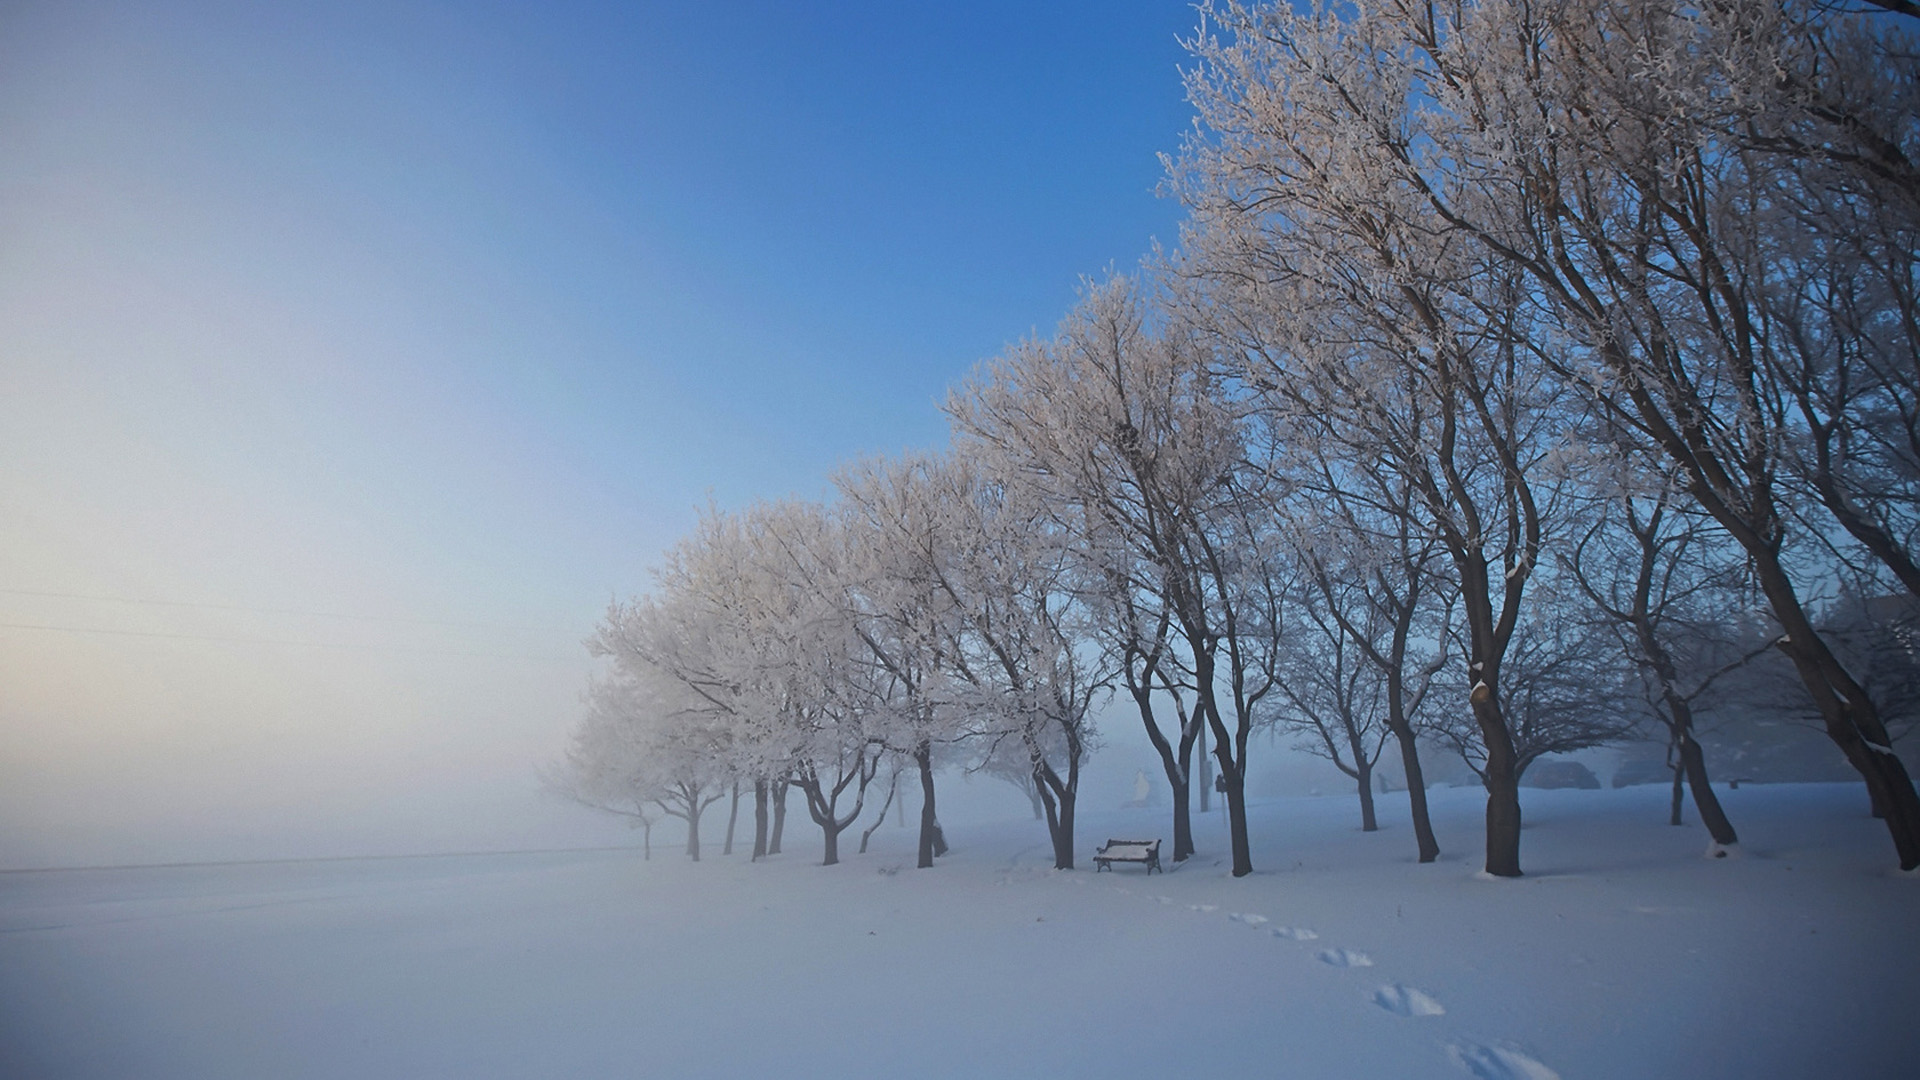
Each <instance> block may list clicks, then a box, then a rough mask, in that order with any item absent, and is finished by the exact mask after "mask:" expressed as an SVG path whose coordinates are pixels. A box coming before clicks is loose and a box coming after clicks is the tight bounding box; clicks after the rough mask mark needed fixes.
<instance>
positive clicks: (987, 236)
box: [0, 0, 1195, 867]
mask: <svg viewBox="0 0 1920 1080" xmlns="http://www.w3.org/2000/svg"><path fill="white" fill-rule="evenodd" d="M1194 23H1195V15H1194V13H1193V11H1192V10H1191V8H1190V7H1189V6H1188V5H1187V4H1186V3H1185V2H1183V0H1133V2H1117V0H1101V2H1087V3H1044V4H1029V3H1000V2H994V3H972V2H970V3H963V4H941V5H934V4H925V5H923V4H912V3H898V2H892V3H879V2H873V3H824V2H821V3H803V2H798V0H795V2H792V3H757V2H744V3H743V2H730V3H724V4H721V3H713V4H708V3H688V2H643V3H633V4H606V5H592V4H566V3H538V4H533V3H529V4H508V3H464V2H446V3H412V2H380V3H367V4H354V3H313V4H287V3H274V2H261V3H195V2H183V3H95V2H89V0H47V2H29V3H19V2H0V624H4V625H0V867H8V866H43V865H75V864H100V863H121V862H149V861H171V860H182V859H209V858H228V857H263V856H281V855H300V854H347V853H359V852H376V851H378V852H404V851H426V850H447V849H464V848H488V847H513V846H516V845H522V844H524V846H539V845H542V844H545V843H553V842H577V841H579V840H580V839H581V837H582V836H584V835H585V834H584V833H580V832H576V831H569V830H570V829H572V828H573V825H572V824H571V823H572V822H574V821H575V820H576V819H575V818H573V817H571V816H567V815H565V814H564V812H563V810H562V809H561V808H558V807H554V806H551V805H546V804H542V803H541V801H540V800H539V798H538V797H537V793H536V786H537V785H536V782H535V779H534V774H535V770H536V768H537V767H539V766H540V765H541V764H543V763H544V762H546V761H549V760H551V759H553V758H554V757H556V756H557V755H558V754H559V752H560V751H561V749H562V748H563V746H564V739H565V733H566V730H567V728H568V726H569V725H570V724H571V723H572V721H573V719H574V717H575V715H576V713H577V711H578V708H579V705H578V700H577V695H578V692H579V690H580V688H581V686H582V684H583V682H584V679H585V676H586V672H587V671H588V663H587V661H586V659H585V656H584V651H583V650H582V648H581V646H580V640H581V638H583V637H584V636H585V635H586V634H587V633H588V632H589V631H590V629H591V628H592V626H593V624H594V622H595V621H596V619H597V618H598V616H599V614H600V612H601V611H602V610H603V609H604V607H605V605H606V602H607V600H608V598H609V597H610V596H612V595H615V594H621V595H625V594H630V593H634V592H637V591H641V590H643V589H645V587H646V585H647V581H648V578H647V569H648V567H649V566H650V565H651V564H652V563H653V562H654V561H655V560H656V559H657V558H658V556H659V554H660V552H661V551H662V550H663V549H664V548H665V547H666V546H667V545H669V544H671V543H672V542H673V541H674V540H675V539H676V538H677V537H678V536H679V535H680V534H682V533H683V532H684V531H685V530H686V528H687V527H688V526H689V524H690V523H691V522H692V520H693V517H694V514H695V512H696V509H697V508H698V507H699V506H701V505H702V504H704V503H705V502H706V501H707V500H708V499H709V498H711V499H713V500H715V501H717V502H718V503H720V504H722V505H736V504H739V503H741V502H744V501H746V500H748V499H751V498H754V497H756V496H779V495H785V494H790V493H798V494H803V495H812V494H817V493H819V492H821V491H822V489H823V487H824V484H825V482H826V478H827V476H828V474H829V473H830V472H831V470H832V469H833V467H834V466H835V465H836V463H838V462H841V461H843V460H846V459H848V458H851V457H853V456H855V455H859V454H862V453H872V452H891V451H897V450H900V449H902V448H906V447H920V446H929V445H934V444H937V443H939V442H941V441H942V440H943V439H944V424H943V422H942V419H941V417H940V415H939V412H938V409H937V400H938V399H939V397H940V396H941V394H942V393H943V391H944V388H945V387H946V386H947V385H948V384H949V383H951V382H953V381H954V380H956V379H958V378H959V377H960V376H962V375H964V374H965V373H966V372H967V370H968V369H969V368H970V367H971V366H972V365H973V364H974V363H975V362H977V361H979V360H981V359H983V358H985V357H988V356H990V355H992V354H994V353H996V352H997V351H999V350H1000V349H1001V348H1002V347H1004V346H1005V345H1006V344H1008V343H1009V342H1011V341H1013V340H1016V339H1018V338H1020V337H1022V336H1024V335H1026V334H1028V333H1031V332H1033V331H1034V330H1036V329H1038V330H1042V331H1044V330H1047V329H1050V328H1051V326H1052V325H1053V323H1054V322H1055V320H1057V319H1058V318H1059V316H1060V315H1061V314H1063V313H1064V312H1065V310H1066V308H1067V306H1068V305H1069V303H1070V302H1071V300H1072V297H1073V293H1074V289H1075V287H1076V282H1077V280H1078V278H1079V277H1080V276H1082V275H1089V274H1098V273H1100V272H1101V271H1102V270H1103V269H1104V268H1106V267H1108V266H1118V267H1122V268H1124V267H1127V266H1130V265H1132V264H1134V263H1135V262H1136V261H1137V260H1138V259H1139V257H1140V256H1141V255H1142V254H1143V253H1144V252H1145V251H1146V250H1147V249H1148V246H1149V244H1150V243H1151V241H1152V239H1153V238H1154V237H1156V236H1157V237H1160V238H1162V239H1171V237H1172V234H1173V232H1174V228H1175V222H1176V221H1177V219H1178V208H1177V207H1176V206H1174V205H1172V204H1171V203H1169V202H1168V201H1166V200H1163V199H1159V198H1156V196H1155V193H1154V189H1155V186H1156V183H1157V181H1158V179H1159V177H1160V165H1159V162H1158V160H1157V157H1156V155H1157V153H1158V152H1161V151H1166V150H1171V149H1173V148H1174V147H1175V145H1176V143H1177V141H1178V139H1179V136H1180V134H1181V132H1182V131H1183V130H1184V129H1185V127H1186V126H1187V124H1188V116H1189V113H1188V110H1187V108H1186V105H1185V103H1184V100H1183V98H1182V93H1181V89H1180V80H1179V72H1178V67H1179V65H1180V64H1181V63H1182V60H1183V56H1184V53H1183V51H1182V49H1181V47H1180V45H1179V42H1178V39H1179V37H1180V36H1182V35H1183V34H1187V33H1190V32H1191V31H1192V29H1193V26H1194Z"/></svg>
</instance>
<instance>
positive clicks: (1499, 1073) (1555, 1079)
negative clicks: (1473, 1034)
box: [1447, 1042, 1560, 1080]
mask: <svg viewBox="0 0 1920 1080" xmlns="http://www.w3.org/2000/svg"><path fill="white" fill-rule="evenodd" d="M1447 1056H1448V1057H1450V1058H1452V1059H1453V1063H1454V1064H1455V1065H1458V1066H1460V1067H1461V1068H1463V1069H1465V1070H1467V1071H1468V1072H1470V1073H1472V1074H1473V1075H1475V1076H1477V1077H1479V1078H1480V1080H1560V1074H1559V1073H1557V1072H1554V1071H1553V1070H1552V1069H1549V1068H1547V1067H1546V1066H1545V1065H1542V1064H1540V1063H1539V1062H1538V1061H1535V1060H1534V1059H1533V1058H1531V1057H1529V1056H1527V1055H1526V1054H1523V1053H1521V1052H1520V1051H1518V1050H1515V1049H1514V1048H1512V1047H1510V1046H1485V1045H1482V1044H1480V1043H1476V1042H1457V1043H1453V1044H1450V1045H1449V1046H1448V1047H1447Z"/></svg>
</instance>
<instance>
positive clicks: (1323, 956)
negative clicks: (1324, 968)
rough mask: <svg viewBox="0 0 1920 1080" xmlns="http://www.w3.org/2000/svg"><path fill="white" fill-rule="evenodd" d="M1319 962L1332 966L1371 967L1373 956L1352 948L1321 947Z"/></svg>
mask: <svg viewBox="0 0 1920 1080" xmlns="http://www.w3.org/2000/svg"><path fill="white" fill-rule="evenodd" d="M1319 956H1320V962H1321V963H1323V964H1332V965H1333V966H1334V967H1372V966H1373V957H1371V956H1368V955H1367V954H1366V953H1363V952H1359V951H1357V950H1354V949H1321V950H1320V953H1319Z"/></svg>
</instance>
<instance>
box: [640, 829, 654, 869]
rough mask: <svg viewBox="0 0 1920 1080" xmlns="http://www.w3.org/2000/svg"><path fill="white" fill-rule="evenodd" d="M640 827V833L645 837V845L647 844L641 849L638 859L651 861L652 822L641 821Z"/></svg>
mask: <svg viewBox="0 0 1920 1080" xmlns="http://www.w3.org/2000/svg"><path fill="white" fill-rule="evenodd" d="M640 829H641V835H642V836H644V837H646V845H647V846H646V847H645V848H642V849H641V851H642V854H641V856H640V861H641V862H652V861H653V822H651V821H643V822H641V823H640Z"/></svg>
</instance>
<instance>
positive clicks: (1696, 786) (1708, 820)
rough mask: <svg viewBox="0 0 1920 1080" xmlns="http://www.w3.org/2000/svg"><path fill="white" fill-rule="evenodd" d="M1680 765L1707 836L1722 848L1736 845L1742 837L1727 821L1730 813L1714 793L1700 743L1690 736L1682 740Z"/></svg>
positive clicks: (1731, 823)
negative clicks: (1708, 780) (1708, 778)
mask: <svg viewBox="0 0 1920 1080" xmlns="http://www.w3.org/2000/svg"><path fill="white" fill-rule="evenodd" d="M1680 766H1681V768H1682V770H1683V771H1685V773H1686V774H1687V788H1688V790H1690V791H1692V792H1693V808H1694V809H1695V810H1698V811H1700V824H1702V825H1705V826H1706V827H1707V835H1709V836H1711V837H1713V842H1714V843H1716V844H1719V845H1720V846H1721V847H1726V846H1727V845H1729V844H1737V843H1739V842H1740V837H1739V836H1738V835H1737V834H1736V833H1735V832H1734V831H1733V822H1731V821H1729V820H1727V812H1726V810H1725V809H1724V808H1722V807H1721V805H1720V797H1719V796H1718V795H1715V794H1714V793H1713V785H1712V784H1710V783H1708V782H1707V758H1706V755H1705V754H1704V753H1702V752H1701V750H1700V744H1699V743H1697V742H1695V741H1693V740H1692V739H1690V738H1682V739H1681V742H1680Z"/></svg>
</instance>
